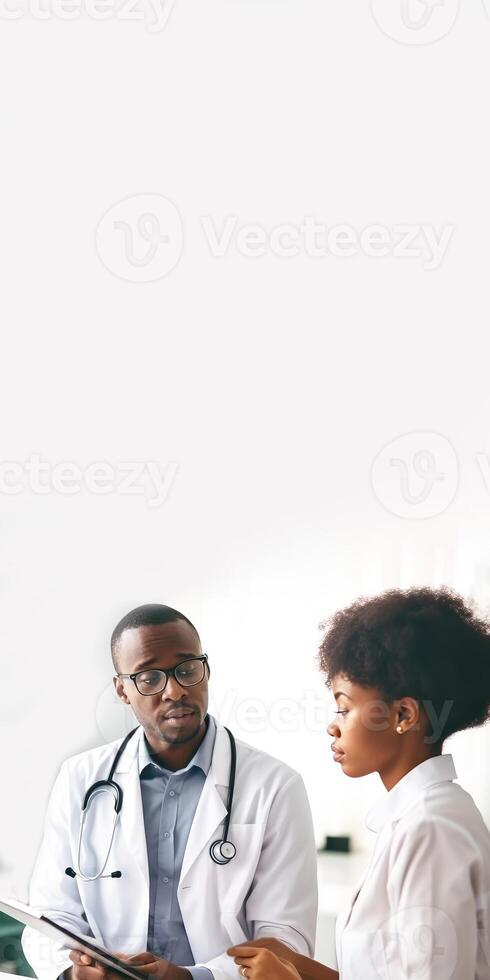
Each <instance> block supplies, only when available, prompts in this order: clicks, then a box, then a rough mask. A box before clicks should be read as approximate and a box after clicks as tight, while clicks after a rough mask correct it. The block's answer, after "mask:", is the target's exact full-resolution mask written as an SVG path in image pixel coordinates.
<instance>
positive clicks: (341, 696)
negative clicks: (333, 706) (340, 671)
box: [334, 691, 352, 701]
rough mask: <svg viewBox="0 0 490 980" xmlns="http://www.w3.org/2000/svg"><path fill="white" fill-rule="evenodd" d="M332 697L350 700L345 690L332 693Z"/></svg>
mask: <svg viewBox="0 0 490 980" xmlns="http://www.w3.org/2000/svg"><path fill="white" fill-rule="evenodd" d="M334 698H335V700H337V698H347V700H348V701H352V698H350V697H349V695H348V694H346V693H345V691H337V692H336V694H334Z"/></svg>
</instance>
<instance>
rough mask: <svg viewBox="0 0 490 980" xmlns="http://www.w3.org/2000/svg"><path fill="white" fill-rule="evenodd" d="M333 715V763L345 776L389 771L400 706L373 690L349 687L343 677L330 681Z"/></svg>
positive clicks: (396, 742) (396, 748)
mask: <svg viewBox="0 0 490 980" xmlns="http://www.w3.org/2000/svg"><path fill="white" fill-rule="evenodd" d="M332 694H333V696H334V698H335V701H336V705H337V711H336V714H335V718H334V720H333V721H332V722H331V724H330V725H329V726H328V729H327V730H328V734H329V735H331V736H332V738H333V742H332V751H333V752H334V761H335V762H338V763H339V765H341V766H342V770H343V772H345V774H346V775H347V776H354V777H357V776H367V775H368V773H371V772H382V771H383V770H386V769H389V768H390V767H391V766H392V765H393V764H394V762H395V761H396V759H397V758H398V754H399V749H400V735H399V734H398V732H397V730H396V729H397V725H398V724H399V723H400V702H399V701H395V702H389V701H387V700H386V699H385V698H383V696H382V695H381V694H380V692H379V691H378V690H377V689H376V688H372V687H361V686H360V685H359V684H353V683H352V681H349V680H348V679H347V678H346V677H345V676H344V675H343V674H339V675H338V676H337V677H335V678H334V679H333V681H332Z"/></svg>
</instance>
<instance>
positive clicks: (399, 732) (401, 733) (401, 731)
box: [396, 725, 403, 735]
mask: <svg viewBox="0 0 490 980" xmlns="http://www.w3.org/2000/svg"><path fill="white" fill-rule="evenodd" d="M396 730H397V732H398V734H399V735H403V728H402V726H401V725H397V728H396Z"/></svg>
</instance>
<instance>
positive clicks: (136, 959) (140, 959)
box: [116, 953, 157, 966]
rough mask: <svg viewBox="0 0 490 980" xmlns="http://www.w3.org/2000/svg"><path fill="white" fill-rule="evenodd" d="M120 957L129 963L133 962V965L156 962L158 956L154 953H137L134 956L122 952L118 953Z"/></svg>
mask: <svg viewBox="0 0 490 980" xmlns="http://www.w3.org/2000/svg"><path fill="white" fill-rule="evenodd" d="M116 955H117V956H119V959H121V960H126V962H127V963H131V964H132V965H133V966H138V965H139V964H140V963H156V962H157V958H156V956H155V955H154V954H153V953H136V954H135V955H134V956H124V955H121V954H120V953H117V954H116Z"/></svg>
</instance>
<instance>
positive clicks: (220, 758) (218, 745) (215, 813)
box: [180, 723, 230, 885]
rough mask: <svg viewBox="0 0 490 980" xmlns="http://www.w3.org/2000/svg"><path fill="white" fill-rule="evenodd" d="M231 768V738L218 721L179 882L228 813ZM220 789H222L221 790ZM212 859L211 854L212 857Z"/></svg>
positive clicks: (182, 880) (182, 879) (181, 882)
mask: <svg viewBox="0 0 490 980" xmlns="http://www.w3.org/2000/svg"><path fill="white" fill-rule="evenodd" d="M229 770H230V742H229V738H228V735H227V733H226V731H225V729H224V728H223V725H220V724H219V723H217V724H216V740H215V743H214V750H213V758H212V762H211V766H210V769H209V772H208V775H207V777H206V782H205V783H204V786H203V789H202V793H201V796H200V798H199V803H198V805H197V808H196V812H195V815H194V820H193V821H192V826H191V829H190V833H189V837H188V840H187V846H186V849H185V854H184V860H183V863H182V872H181V875H180V884H181V885H182V884H183V882H184V879H185V877H186V875H187V873H188V871H189V870H190V868H191V867H192V865H193V863H194V861H195V860H196V858H197V857H198V856H199V854H200V853H201V851H202V850H203V848H204V847H205V846H206V845H207V844H208V843H209V839H210V837H211V836H212V835H213V834H214V833H215V832H216V837H218V836H219V835H218V834H217V831H218V828H219V826H220V824H221V823H222V822H223V820H224V819H225V817H226V805H225V803H224V802H223V798H224V799H225V800H226V795H227V792H228V780H229ZM220 789H221V793H220ZM213 840H214V838H213ZM209 860H211V858H210V859H209Z"/></svg>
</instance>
